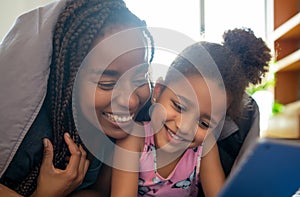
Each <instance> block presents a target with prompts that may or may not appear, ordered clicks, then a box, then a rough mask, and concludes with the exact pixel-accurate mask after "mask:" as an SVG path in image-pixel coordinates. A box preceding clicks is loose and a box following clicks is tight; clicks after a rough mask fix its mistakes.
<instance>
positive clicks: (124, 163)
mask: <svg viewBox="0 0 300 197" xmlns="http://www.w3.org/2000/svg"><path fill="white" fill-rule="evenodd" d="M116 145H117V146H116V148H115V155H114V166H113V169H112V189H111V196H112V197H119V196H122V197H126V196H128V197H132V196H137V194H138V178H139V158H140V151H141V150H142V147H143V145H144V139H143V138H140V137H136V136H133V135H130V136H128V137H127V138H125V139H123V140H119V141H117V143H116Z"/></svg>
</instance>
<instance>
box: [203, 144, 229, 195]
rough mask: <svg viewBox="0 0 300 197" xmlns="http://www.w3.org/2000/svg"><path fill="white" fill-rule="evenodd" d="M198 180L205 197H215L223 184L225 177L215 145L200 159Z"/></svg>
mask: <svg viewBox="0 0 300 197" xmlns="http://www.w3.org/2000/svg"><path fill="white" fill-rule="evenodd" d="M200 180H201V184H202V188H203V191H204V194H205V197H214V196H216V195H217V194H218V193H219V192H220V190H221V188H222V186H223V184H224V182H225V175H224V171H223V168H222V165H221V161H220V156H219V151H218V146H217V143H215V145H214V146H213V148H212V149H211V150H210V151H209V152H208V153H207V155H205V156H204V157H202V159H201V164H200Z"/></svg>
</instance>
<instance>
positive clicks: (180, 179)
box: [138, 124, 202, 197]
mask: <svg viewBox="0 0 300 197" xmlns="http://www.w3.org/2000/svg"><path fill="white" fill-rule="evenodd" d="M144 128H145V133H146V137H145V145H144V150H143V152H142V154H141V157H140V174H139V190H138V194H139V196H161V197H168V196H170V197H177V196H178V197H184V196H197V193H198V187H197V186H198V177H199V167H200V159H201V153H202V146H199V147H197V148H193V149H187V150H186V151H185V152H184V154H183V156H182V158H181V159H180V160H179V162H178V164H177V166H176V167H175V168H174V170H173V171H172V172H171V173H170V175H169V176H168V177H167V178H163V177H162V176H160V175H159V174H158V172H157V168H156V166H157V164H156V148H155V142H154V136H153V129H152V127H151V124H145V126H144Z"/></svg>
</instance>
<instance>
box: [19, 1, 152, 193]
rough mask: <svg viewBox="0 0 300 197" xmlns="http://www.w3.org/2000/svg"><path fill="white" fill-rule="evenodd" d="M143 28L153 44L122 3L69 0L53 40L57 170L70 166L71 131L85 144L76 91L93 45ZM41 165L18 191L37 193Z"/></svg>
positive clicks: (52, 94) (50, 87)
mask: <svg viewBox="0 0 300 197" xmlns="http://www.w3.org/2000/svg"><path fill="white" fill-rule="evenodd" d="M119 25H121V26H128V27H142V29H143V31H144V33H145V35H146V37H147V38H146V39H147V40H149V41H150V44H151V57H150V61H152V59H153V54H154V46H153V38H152V36H151V34H150V32H149V31H148V30H147V28H146V24H145V22H144V21H141V20H140V19H139V18H138V17H136V16H135V15H134V14H133V13H131V12H130V11H129V10H128V9H127V8H126V5H125V3H124V2H123V1H121V0H69V1H67V4H66V7H65V9H64V10H63V11H62V13H61V14H60V16H59V17H58V21H57V24H56V26H55V30H54V37H53V53H52V63H51V65H50V77H49V80H48V92H47V96H46V100H48V102H49V106H50V109H51V120H52V129H53V134H54V135H53V136H54V140H53V145H54V166H55V167H56V168H60V169H64V168H65V167H66V165H67V163H68V161H67V159H66V158H68V156H69V152H68V148H67V146H66V144H65V143H64V139H63V134H64V132H66V131H68V132H69V133H70V135H71V136H72V138H73V140H74V141H75V143H76V144H82V142H81V140H80V137H79V135H78V132H77V129H76V127H75V123H74V119H73V113H72V89H73V85H74V81H75V77H76V74H77V72H78V69H79V67H80V65H81V62H82V61H83V59H84V58H85V57H86V55H87V54H88V53H89V51H90V50H91V48H92V46H93V42H94V41H95V40H97V39H98V38H99V37H101V36H103V35H104V33H105V30H106V29H107V28H109V27H114V26H119ZM40 165H41V161H40V162H39V163H38V164H37V165H36V166H35V168H34V169H32V171H31V172H30V173H29V175H28V176H27V177H26V178H25V179H24V180H23V181H22V182H21V183H20V184H19V185H18V186H17V187H16V188H15V190H16V191H17V192H18V193H20V194H22V195H24V196H29V195H30V194H32V192H33V191H34V190H35V188H36V185H37V177H38V174H39V168H40Z"/></svg>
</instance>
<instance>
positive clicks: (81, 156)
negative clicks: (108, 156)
mask: <svg viewBox="0 0 300 197" xmlns="http://www.w3.org/2000/svg"><path fill="white" fill-rule="evenodd" d="M64 138H65V141H66V143H67V145H68V148H69V151H70V153H71V157H70V160H69V164H68V166H67V168H66V170H68V171H69V172H70V173H71V174H72V175H73V176H75V177H77V178H78V179H83V177H84V176H85V174H86V172H87V170H88V167H89V160H88V159H87V158H86V157H87V153H86V151H85V150H84V149H83V148H82V146H79V147H78V146H77V145H76V144H75V143H74V141H73V140H72V139H71V137H70V135H69V134H68V133H65V135H64Z"/></svg>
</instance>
